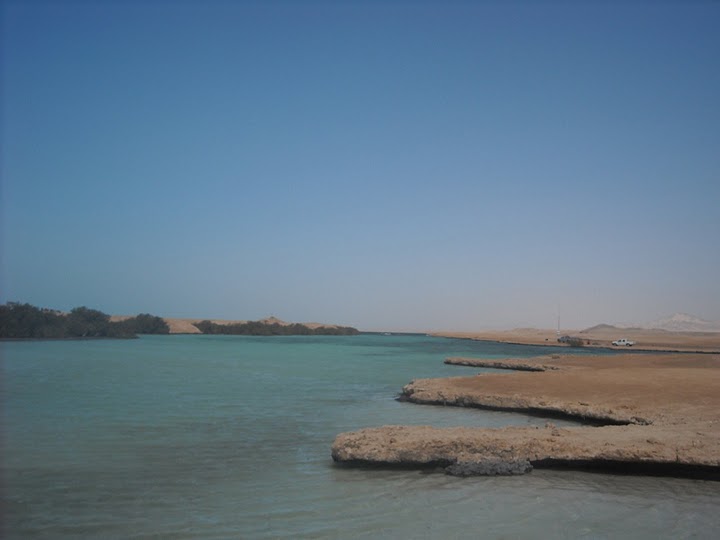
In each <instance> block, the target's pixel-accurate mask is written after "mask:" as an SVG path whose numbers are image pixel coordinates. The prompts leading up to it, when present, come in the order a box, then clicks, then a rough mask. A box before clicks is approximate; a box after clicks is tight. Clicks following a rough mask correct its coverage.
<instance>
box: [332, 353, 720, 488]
mask: <svg viewBox="0 0 720 540" xmlns="http://www.w3.org/2000/svg"><path fill="white" fill-rule="evenodd" d="M557 367H558V368H559V369H557V370H553V371H545V372H538V373H512V374H481V375H477V376H471V377H452V378H448V379H422V380H418V381H413V382H412V383H410V384H409V385H407V386H406V387H405V388H404V389H403V392H402V396H403V398H404V399H405V400H407V401H411V402H413V403H419V404H442V405H454V406H471V407H482V408H490V409H503V410H514V411H520V412H529V413H542V414H549V413H550V414H551V413H557V414H561V415H563V416H566V417H572V418H577V419H579V420H591V421H594V422H595V423H596V424H597V423H601V424H603V425H602V426H601V427H589V426H582V427H568V428H558V427H555V426H553V425H552V424H547V425H546V427H545V428H533V427H508V428H503V429H490V428H461V427H457V428H434V427H429V426H384V427H380V428H369V429H362V430H359V431H355V432H351V433H343V434H340V435H338V436H337V438H336V439H335V442H334V443H333V446H332V457H333V459H334V460H335V461H336V462H339V463H347V464H351V465H374V466H377V465H381V466H391V467H443V468H444V469H445V471H446V472H447V473H448V474H457V475H461V476H467V475H476V474H484V475H487V474H522V473H524V472H528V471H529V470H531V469H532V467H558V466H570V467H580V468H592V467H605V468H607V467H609V468H613V469H618V468H622V469H623V470H624V471H629V472H642V473H645V472H659V473H661V474H671V475H674V476H700V477H702V478H711V479H718V478H720V358H717V359H716V358H709V357H707V356H704V357H703V356H691V355H662V356H661V355H642V356H641V355H619V356H613V357H564V358H562V359H559V360H557ZM610 424H614V425H610Z"/></svg>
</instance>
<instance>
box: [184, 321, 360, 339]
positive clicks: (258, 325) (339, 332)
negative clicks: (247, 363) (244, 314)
mask: <svg viewBox="0 0 720 540" xmlns="http://www.w3.org/2000/svg"><path fill="white" fill-rule="evenodd" d="M195 327H196V328H197V329H198V330H200V331H201V332H202V333H203V334H228V335H236V336H237V335H242V336H318V335H324V336H353V335H355V334H359V333H360V332H359V331H358V330H357V328H352V327H350V326H332V327H331V326H320V327H318V328H310V327H309V326H305V325H304V324H299V323H294V324H278V323H265V322H262V321H249V322H245V323H235V324H217V323H214V322H212V321H201V322H199V323H195Z"/></svg>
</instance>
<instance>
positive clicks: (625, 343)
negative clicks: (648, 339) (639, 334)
mask: <svg viewBox="0 0 720 540" xmlns="http://www.w3.org/2000/svg"><path fill="white" fill-rule="evenodd" d="M612 344H613V345H615V346H616V347H632V346H633V345H635V342H634V341H630V340H629V339H625V338H622V339H616V340H615V341H613V342H612Z"/></svg>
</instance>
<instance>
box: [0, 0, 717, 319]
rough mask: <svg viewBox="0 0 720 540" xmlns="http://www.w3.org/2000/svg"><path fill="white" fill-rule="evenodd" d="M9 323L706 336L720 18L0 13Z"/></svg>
mask: <svg viewBox="0 0 720 540" xmlns="http://www.w3.org/2000/svg"><path fill="white" fill-rule="evenodd" d="M2 35H3V38H2V39H3V42H2V55H3V56H2V165H1V172H2V191H1V201H2V231H3V232H2V234H3V237H2V240H3V243H2V281H1V284H2V288H1V291H0V296H1V299H2V301H6V300H14V301H21V302H30V303H32V304H35V305H40V306H48V307H53V308H58V309H69V308H71V307H74V306H79V305H87V306H90V307H95V308H98V309H101V310H103V311H106V312H108V313H118V314H134V313H138V312H150V313H153V314H157V315H162V316H177V317H208V318H210V317H213V318H242V319H244V318H248V319H257V318H262V317H266V316H269V315H275V316H277V317H280V318H282V319H286V320H292V321H323V322H335V323H340V324H348V325H352V326H356V327H358V328H361V329H394V330H400V329H405V330H429V329H457V330H474V329H482V328H498V327H513V326H541V327H553V326H554V325H555V324H556V322H555V321H556V316H557V311H558V308H559V309H560V312H561V315H562V322H563V326H568V327H573V326H574V327H583V326H590V325H593V324H597V323H601V322H631V321H636V322H644V321H647V320H651V319H655V318H658V317H660V316H666V315H670V314H672V313H673V312H676V311H684V312H689V313H693V314H695V315H698V316H701V317H703V318H707V319H715V320H720V3H719V2H677V3H673V2H632V3H623V2H603V3H581V2H552V3H551V2H514V3H513V2H511V3H505V2H474V3H471V2H449V3H448V2H439V1H438V2H390V1H387V2H383V1H375V2H372V1H370V2H357V3H352V2H329V1H328V2H302V1H299V2H272V1H270V2H259V1H258V2H241V1H239V2H218V1H203V2H201V1H199V0H198V1H196V2H192V1H186V2H170V1H160V2H143V1H115V2H100V1H97V2H90V1H80V2H63V1H53V2H33V1H23V2H12V1H10V2H7V1H6V2H5V3H4V6H3V19H2Z"/></svg>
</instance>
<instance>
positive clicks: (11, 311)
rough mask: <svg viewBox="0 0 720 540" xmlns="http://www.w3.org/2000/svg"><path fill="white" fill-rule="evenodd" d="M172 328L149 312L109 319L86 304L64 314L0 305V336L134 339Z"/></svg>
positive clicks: (12, 305)
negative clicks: (113, 319)
mask: <svg viewBox="0 0 720 540" xmlns="http://www.w3.org/2000/svg"><path fill="white" fill-rule="evenodd" d="M169 331H170V329H169V328H168V325H167V324H166V323H165V321H164V320H163V319H161V318H160V317H155V316H154V315H149V314H147V313H142V314H140V315H138V316H137V317H131V318H129V319H126V320H124V321H110V315H107V314H106V313H103V312H102V311H98V310H96V309H90V308H87V307H84V306H83V307H76V308H75V309H73V310H72V311H70V313H62V312H60V311H56V310H54V309H46V308H38V307H35V306H32V305H30V304H21V303H18V302H8V303H7V304H4V305H0V338H35V339H43V338H45V339H47V338H54V339H58V338H90V337H94V338H97V337H105V338H131V337H135V336H136V335H137V334H167V333H169Z"/></svg>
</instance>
